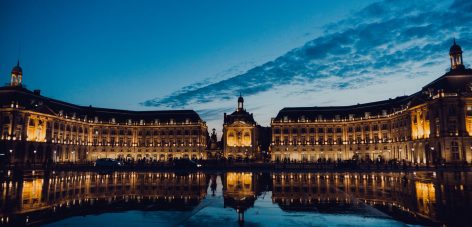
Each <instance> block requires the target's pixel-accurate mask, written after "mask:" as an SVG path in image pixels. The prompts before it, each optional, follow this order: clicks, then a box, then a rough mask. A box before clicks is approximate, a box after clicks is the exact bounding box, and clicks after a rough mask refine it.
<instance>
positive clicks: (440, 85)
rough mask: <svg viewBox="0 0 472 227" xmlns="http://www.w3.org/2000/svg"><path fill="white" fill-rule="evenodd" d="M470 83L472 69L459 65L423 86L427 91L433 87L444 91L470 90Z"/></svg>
mask: <svg viewBox="0 0 472 227" xmlns="http://www.w3.org/2000/svg"><path fill="white" fill-rule="evenodd" d="M470 83H472V69H466V68H465V67H458V68H456V69H451V70H450V71H449V72H447V73H445V74H444V75H442V76H440V77H439V78H438V79H436V80H434V81H432V82H431V83H429V84H427V85H426V86H424V87H423V90H424V91H427V90H431V89H433V90H440V89H441V90H443V91H444V92H461V91H467V90H469V91H470V89H469V86H470Z"/></svg>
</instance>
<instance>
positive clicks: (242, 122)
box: [228, 121, 253, 127]
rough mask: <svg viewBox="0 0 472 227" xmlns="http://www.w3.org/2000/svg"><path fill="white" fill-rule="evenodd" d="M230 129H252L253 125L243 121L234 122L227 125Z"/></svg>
mask: <svg viewBox="0 0 472 227" xmlns="http://www.w3.org/2000/svg"><path fill="white" fill-rule="evenodd" d="M228 126H230V127H252V126H253V125H252V124H251V123H248V122H244V121H235V122H233V123H232V124H230V125H228Z"/></svg>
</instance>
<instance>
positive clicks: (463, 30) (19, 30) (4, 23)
mask: <svg viewBox="0 0 472 227" xmlns="http://www.w3.org/2000/svg"><path fill="white" fill-rule="evenodd" d="M292 2H293V1H292ZM471 19H472V3H471V2H470V1H468V0H448V1H426V0H420V1H409V0H400V1H391V0H385V1H380V2H378V3H372V1H369V0H365V1H332V2H329V3H327V2H326V1H303V0H299V1H295V2H293V3H292V4H286V2H285V1H257V2H254V1H237V2H231V4H228V3H226V4H225V3H222V2H221V1H212V0H205V1H197V2H195V3H188V2H187V3H186V4H185V5H183V4H181V3H180V4H179V3H174V2H169V1H166V2H157V3H156V2H155V1H143V2H140V3H139V4H131V3H127V4H125V3H121V4H120V3H117V2H116V1H100V2H95V1H93V2H92V1H90V2H87V1H58V0H51V1H43V2H38V1H25V0H20V1H1V2H0V29H1V31H2V34H8V35H3V36H0V48H1V49H2V52H0V62H1V64H0V72H1V74H2V75H4V77H3V78H4V79H2V80H1V81H2V82H3V83H6V82H8V80H9V78H8V74H9V71H10V69H11V67H12V66H13V65H14V63H15V61H16V58H17V57H18V47H19V46H21V62H22V65H23V68H24V82H25V83H26V84H27V85H28V86H29V87H30V88H31V89H34V88H40V89H42V90H43V94H45V95H47V96H52V97H54V98H58V99H62V100H65V101H70V102H73V103H77V104H82V105H89V104H92V105H94V106H103V107H111V108H125V109H156V108H157V109H169V108H173V109H182V108H189V109H195V110H197V111H199V113H200V114H201V115H202V117H203V118H204V120H207V121H208V122H209V124H210V125H209V126H210V127H217V128H218V129H221V123H222V115H223V113H222V112H224V111H226V112H231V110H233V109H234V108H235V104H236V96H237V95H238V94H239V92H242V93H243V95H244V96H245V100H246V107H247V108H248V110H249V111H251V112H254V116H255V118H256V120H257V121H258V122H259V123H261V124H262V125H268V124H269V122H270V118H271V117H273V116H275V115H276V114H277V111H278V110H280V109H281V108H283V107H285V106H310V105H338V104H343V105H344V104H356V103H359V102H367V101H374V100H379V99H385V98H389V97H395V96H398V95H403V94H411V93H413V92H415V91H417V90H418V89H419V88H420V87H421V86H423V85H425V84H426V83H428V82H429V81H431V80H433V79H434V78H436V77H438V76H439V75H441V74H442V73H443V72H444V70H445V69H447V67H448V63H449V62H448V56H447V51H448V48H449V46H450V44H451V39H452V37H454V36H455V37H456V38H458V42H459V44H460V45H462V47H463V49H464V50H465V55H464V61H465V62H466V63H469V62H471V61H472V60H469V59H470V57H469V56H470V51H468V50H469V49H470V47H472V43H471V41H470V40H472V33H471V31H470V27H471V25H472V24H471V23H472V20H471ZM20 43H21V44H20ZM293 48H295V49H293ZM287 51H288V52H287ZM117 91H119V92H117ZM140 103H141V104H144V105H140Z"/></svg>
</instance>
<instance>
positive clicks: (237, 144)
mask: <svg viewBox="0 0 472 227" xmlns="http://www.w3.org/2000/svg"><path fill="white" fill-rule="evenodd" d="M259 127H260V126H259V125H258V124H257V123H256V121H255V120H254V117H253V115H252V113H248V112H247V111H246V109H244V99H243V97H241V96H239V98H238V108H237V109H236V111H234V112H233V113H232V114H228V115H227V114H226V113H224V122H223V154H224V157H225V158H227V159H255V158H256V157H257V156H258V153H259V149H260V148H259V141H258V139H259V135H258V134H259V133H258V131H259V130H258V128H259Z"/></svg>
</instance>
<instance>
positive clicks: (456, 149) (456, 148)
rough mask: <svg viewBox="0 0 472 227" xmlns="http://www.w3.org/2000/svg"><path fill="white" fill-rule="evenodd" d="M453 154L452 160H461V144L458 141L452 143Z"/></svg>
mask: <svg viewBox="0 0 472 227" xmlns="http://www.w3.org/2000/svg"><path fill="white" fill-rule="evenodd" d="M451 153H452V160H454V161H457V160H459V143H458V142H457V141H452V142H451Z"/></svg>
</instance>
